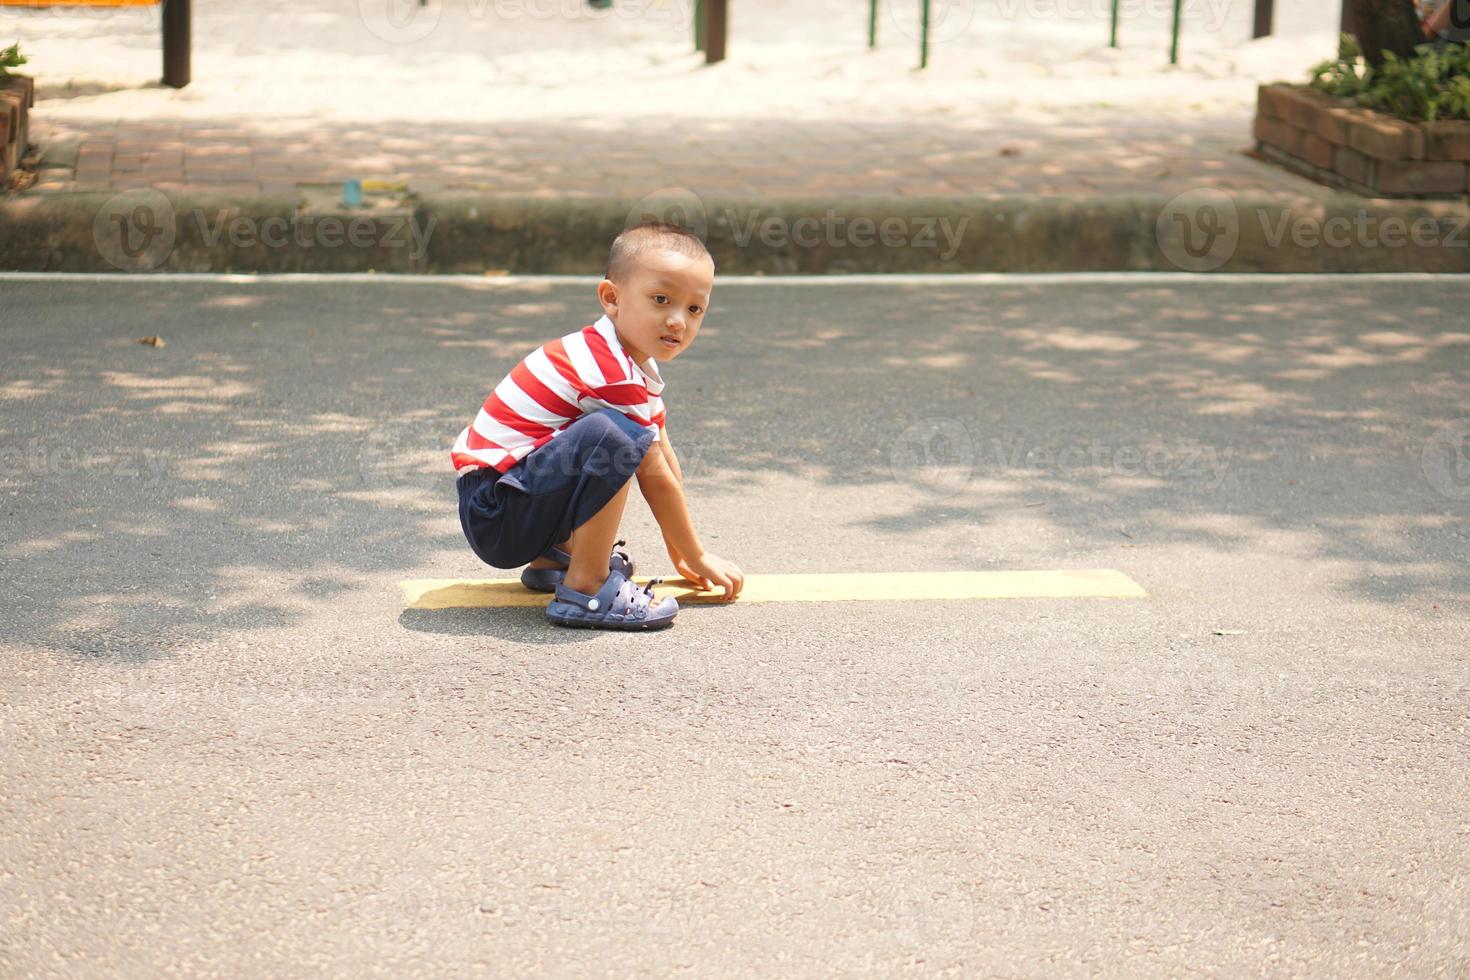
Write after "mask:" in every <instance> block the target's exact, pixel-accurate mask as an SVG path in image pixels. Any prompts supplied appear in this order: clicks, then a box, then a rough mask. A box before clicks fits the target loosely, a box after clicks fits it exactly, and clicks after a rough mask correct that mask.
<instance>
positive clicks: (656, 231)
mask: <svg viewBox="0 0 1470 980" xmlns="http://www.w3.org/2000/svg"><path fill="white" fill-rule="evenodd" d="M655 248H666V249H669V250H670V251H673V252H678V253H679V254H680V255H685V256H688V257H689V258H691V259H698V258H705V259H709V260H710V263H711V264H714V261H715V260H714V256H712V255H710V254H709V249H708V248H706V247H705V245H704V242H702V241H700V238H699V236H698V235H696V234H694V232H692V231H690V230H689V229H688V228H685V227H683V226H681V225H671V224H668V223H666V222H663V221H645V222H643V223H642V224H639V225H634V226H633V227H631V228H625V229H624V230H623V233H622V234H621V235H619V236H618V237H617V238H615V239H613V243H612V251H611V253H610V254H609V255H608V257H607V278H609V279H611V280H612V281H613V282H621V281H622V279H623V277H624V276H626V275H627V274H628V272H629V271H630V270H631V269H632V267H633V263H634V262H636V261H637V259H638V257H639V256H640V255H642V254H643V253H644V252H647V251H650V250H652V249H655Z"/></svg>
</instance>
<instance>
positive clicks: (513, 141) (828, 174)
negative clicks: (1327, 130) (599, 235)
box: [33, 110, 1324, 198]
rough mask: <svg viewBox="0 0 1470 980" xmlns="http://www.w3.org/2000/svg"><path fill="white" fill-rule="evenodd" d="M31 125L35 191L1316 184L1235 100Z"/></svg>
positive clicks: (1280, 187)
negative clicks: (628, 118)
mask: <svg viewBox="0 0 1470 980" xmlns="http://www.w3.org/2000/svg"><path fill="white" fill-rule="evenodd" d="M33 126H34V129H33V132H34V134H35V135H34V137H33V139H34V141H35V142H37V143H39V144H40V145H41V146H42V147H43V148H44V149H47V150H48V151H49V152H51V153H53V154H54V156H55V157H56V158H57V159H68V158H69V154H68V153H67V147H68V146H72V147H75V148H76V149H75V154H76V155H75V159H76V163H75V167H74V168H73V167H62V168H56V169H48V170H46V171H44V172H43V177H42V179H41V180H40V181H39V182H38V183H37V185H36V186H35V188H34V190H35V191H38V192H42V193H46V192H58V191H60V192H65V191H68V190H93V191H96V190H122V189H126V188H131V187H139V186H147V187H156V188H158V189H161V190H164V191H180V190H193V191H204V190H212V191H217V192H222V193H230V194H238V195H246V196H248V195H253V194H259V193H263V192H278V191H289V190H290V189H291V188H292V186H293V185H294V184H296V183H307V182H323V181H340V180H343V179H345V178H349V177H358V178H380V179H392V180H402V181H407V182H408V184H409V186H410V188H411V189H413V190H415V191H436V190H447V189H464V190H473V191H475V192H477V193H484V194H505V195H513V196H522V197H525V196H532V197H589V198H590V197H601V196H617V197H624V198H629V197H639V196H642V195H643V194H647V193H649V192H651V191H654V190H658V189H661V188H668V187H682V188H688V189H690V190H692V191H694V192H695V193H698V194H710V195H722V196H725V195H728V196H752V197H792V196H818V197H831V196H857V195H987V194H995V195H1013V194H1041V195H1093V194H1098V195H1126V194H1157V193H1160V192H1166V193H1177V192H1182V191H1185V190H1189V189H1194V188H1201V187H1218V188H1222V189H1226V190H1231V191H1243V192H1256V191H1259V192H1294V193H1304V194H1311V195H1314V196H1316V195H1321V194H1322V193H1324V189H1322V188H1320V187H1318V186H1317V185H1315V184H1313V183H1311V182H1309V181H1306V180H1303V179H1301V178H1298V177H1295V176H1292V175H1290V174H1287V173H1285V172H1283V171H1281V170H1278V169H1277V168H1275V167H1272V166H1270V165H1268V164H1265V163H1262V162H1259V161H1257V160H1255V159H1252V158H1250V157H1249V156H1247V155H1246V153H1247V151H1249V150H1250V149H1251V147H1252V140H1251V137H1250V120H1249V118H1248V117H1246V116H1243V115H1230V116H1218V115H1216V116H1204V117H1189V118H1186V119H1184V120H1172V119H1166V118H1157V119H1139V118H1129V119H1127V120H1126V121H1123V120H1120V118H1119V117H1118V116H1117V115H1116V114H1113V115H1110V116H1108V117H1106V118H1102V119H1098V118H1093V119H1077V120H1062V121H1057V122H1046V123H1035V124H1023V123H1018V122H1014V121H1012V120H1008V119H1007V120H998V121H997V125H996V127H995V128H985V127H983V126H981V125H966V126H960V125H953V126H942V125H935V124H933V123H932V122H925V123H923V124H914V125H908V126H905V125H902V124H891V123H863V122H820V123H794V122H773V123H757V122H734V123H732V122H707V123H700V122H693V121H691V122H688V123H680V122H677V121H675V122H673V123H671V122H670V121H669V120H660V121H658V122H657V123H656V124H655V123H650V124H648V126H647V127H646V128H643V127H637V128H634V127H627V126H617V127H610V126H609V125H608V124H606V123H601V124H599V123H598V122H596V121H593V120H588V121H585V122H558V123H555V124H552V123H546V124H524V123H515V124H471V123H463V124H456V125H454V126H444V125H439V124H435V125H406V124H401V123H385V124H384V125H383V126H382V127H380V128H372V127H367V126H364V125H362V124H356V123H354V124H337V125H332V124H322V125H314V126H312V128H310V129H309V130H303V131H300V132H289V131H279V130H277V131H261V130H259V129H254V128H251V127H249V126H246V125H231V124H228V123H224V122H218V123H198V122H179V121H177V120H168V121H158V122H147V121H142V122H140V121H127V122H107V121H87V122H80V123H78V122H66V123H55V122H48V120H47V119H46V116H45V113H44V111H39V110H38V111H37V113H36V118H35V121H34V123H33Z"/></svg>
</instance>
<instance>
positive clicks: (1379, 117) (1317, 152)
mask: <svg viewBox="0 0 1470 980" xmlns="http://www.w3.org/2000/svg"><path fill="white" fill-rule="evenodd" d="M1255 137H1256V146H1257V148H1258V149H1259V150H1260V151H1261V154H1262V155H1263V156H1265V157H1266V158H1267V159H1269V160H1272V161H1274V162H1276V163H1279V164H1281V165H1282V166H1284V167H1286V168H1288V169H1290V170H1294V171H1296V172H1297V173H1300V174H1302V175H1303V176H1306V177H1310V178H1312V179H1313V180H1315V181H1317V182H1319V183H1323V184H1328V185H1330V186H1333V187H1342V188H1345V189H1347V190H1350V191H1354V192H1356V193H1359V194H1369V195H1373V196H1375V197H1455V196H1463V195H1466V194H1470V122H1463V121H1456V120H1451V121H1447V122H1435V123H1413V122H1405V121H1404V120H1402V119H1396V118H1394V117H1393V116H1386V115H1384V114H1383V113H1380V112H1374V111H1373V110H1372V109H1364V108H1362V107H1361V106H1358V105H1357V104H1356V103H1354V102H1353V101H1352V100H1351V99H1338V98H1334V97H1332V96H1330V95H1327V94H1325V93H1323V92H1319V91H1317V90H1316V89H1314V88H1311V87H1309V86H1305V85H1262V86H1261V87H1260V91H1259V93H1258V95H1257V99H1256V124H1255Z"/></svg>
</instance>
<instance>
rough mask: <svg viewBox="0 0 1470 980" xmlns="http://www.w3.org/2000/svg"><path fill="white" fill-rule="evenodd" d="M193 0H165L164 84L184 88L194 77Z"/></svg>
mask: <svg viewBox="0 0 1470 980" xmlns="http://www.w3.org/2000/svg"><path fill="white" fill-rule="evenodd" d="M192 4H193V0H163V84H165V85H167V86H169V87H170V88H183V87H184V86H185V85H188V84H189V81H190V79H191V78H192V77H193V70H192V61H193V58H192V56H191V53H190V46H191V43H192V42H191V40H190V36H189V35H190V27H189V15H190V7H191V6H192Z"/></svg>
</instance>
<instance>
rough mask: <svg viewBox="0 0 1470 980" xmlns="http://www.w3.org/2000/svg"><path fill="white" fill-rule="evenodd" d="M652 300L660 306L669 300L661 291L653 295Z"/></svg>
mask: <svg viewBox="0 0 1470 980" xmlns="http://www.w3.org/2000/svg"><path fill="white" fill-rule="evenodd" d="M653 301H654V302H655V303H657V304H659V305H660V306H662V305H663V304H665V303H667V302H668V301H669V298H668V297H667V296H665V295H664V294H663V293H659V294H658V295H657V296H655V297H654V298H653Z"/></svg>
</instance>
